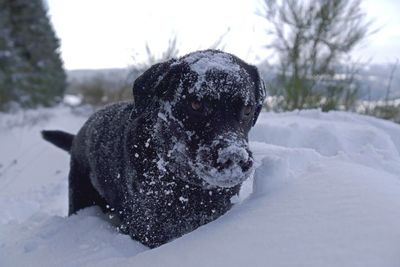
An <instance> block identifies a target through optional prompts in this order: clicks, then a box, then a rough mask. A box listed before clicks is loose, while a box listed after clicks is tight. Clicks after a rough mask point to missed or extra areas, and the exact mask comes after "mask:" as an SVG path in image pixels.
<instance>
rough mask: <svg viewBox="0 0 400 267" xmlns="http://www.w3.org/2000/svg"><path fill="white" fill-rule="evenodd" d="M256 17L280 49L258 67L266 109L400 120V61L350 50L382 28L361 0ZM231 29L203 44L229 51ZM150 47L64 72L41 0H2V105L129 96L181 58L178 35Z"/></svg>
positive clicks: (275, 7)
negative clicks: (128, 57) (111, 64)
mask: <svg viewBox="0 0 400 267" xmlns="http://www.w3.org/2000/svg"><path fill="white" fill-rule="evenodd" d="M257 15H258V16H259V17H260V18H261V19H262V20H263V21H264V22H265V25H266V26H267V27H266V28H267V29H268V30H267V31H266V32H265V36H266V40H269V41H268V44H266V45H265V49H268V50H270V51H272V54H274V55H275V60H274V61H273V63H271V62H269V61H268V60H267V59H265V60H263V61H261V63H260V64H259V65H258V68H259V70H260V73H261V75H262V78H263V79H264V81H265V83H266V87H267V91H268V92H267V93H268V97H267V100H266V102H265V110H267V111H274V112H283V111H290V110H299V109H310V108H318V109H321V110H323V111H330V110H345V111H352V112H357V113H361V114H367V115H372V116H376V117H380V118H384V119H389V120H393V121H395V122H398V123H400V80H399V78H398V77H399V75H398V71H397V66H398V59H394V60H393V63H392V64H387V65H376V64H370V63H368V62H357V61H356V60H354V59H353V58H352V56H351V55H352V52H353V51H354V49H357V46H358V45H359V44H360V43H361V42H363V41H364V40H366V38H368V36H370V35H371V34H374V32H375V31H376V29H374V26H373V23H372V21H371V20H369V19H368V18H367V16H366V14H365V12H364V11H363V10H362V9H361V2H360V1H359V0H350V1H345V0H316V1H296V0H280V1H277V0H264V2H263V5H262V6H261V7H260V8H259V9H258V11H257ZM227 33H229V29H228V30H227V31H226V32H225V33H221V37H220V38H219V39H218V40H216V41H215V42H214V43H213V44H211V45H209V46H208V47H204V49H205V48H213V49H221V50H223V49H224V45H223V44H224V37H225V36H226V34H227ZM144 47H145V53H146V54H145V57H144V58H145V60H138V59H137V58H135V57H133V60H132V61H133V64H132V65H131V66H130V67H129V68H124V69H103V70H71V71H68V72H65V71H64V70H63V66H62V61H61V58H60V51H59V40H58V39H57V37H56V36H55V33H54V30H53V28H52V26H51V23H50V22H49V18H48V16H47V10H46V7H45V5H44V4H43V2H42V0H0V111H10V110H13V109H16V108H20V107H22V108H35V107H39V106H52V105H55V104H57V103H60V102H61V101H63V99H64V102H65V103H67V104H71V105H90V106H94V107H99V106H102V105H104V104H107V103H110V102H115V101H121V100H130V99H132V95H131V87H132V84H133V81H134V80H135V78H136V77H138V76H139V75H140V74H141V73H143V72H144V71H145V70H146V69H147V68H149V67H150V66H151V65H153V64H155V63H157V62H160V61H165V60H168V59H170V58H175V57H178V56H182V55H181V54H180V50H179V45H178V36H176V35H174V36H171V38H170V39H169V41H168V43H167V44H166V47H165V49H164V51H163V52H162V53H161V54H156V53H154V52H153V51H152V49H151V44H149V43H147V42H146V43H144ZM66 95H67V96H68V97H66ZM72 96H73V97H74V99H75V100H74V101H70V100H68V99H71V97H72Z"/></svg>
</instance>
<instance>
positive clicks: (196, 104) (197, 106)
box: [191, 100, 203, 111]
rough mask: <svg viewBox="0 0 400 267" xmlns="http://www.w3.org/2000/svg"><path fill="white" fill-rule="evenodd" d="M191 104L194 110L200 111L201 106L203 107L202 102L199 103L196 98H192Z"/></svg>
mask: <svg viewBox="0 0 400 267" xmlns="http://www.w3.org/2000/svg"><path fill="white" fill-rule="evenodd" d="M191 106H192V109H193V110H194V111H200V110H201V108H202V107H203V103H201V102H200V101H198V100H194V101H192V103H191Z"/></svg>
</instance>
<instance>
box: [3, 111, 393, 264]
mask: <svg viewBox="0 0 400 267" xmlns="http://www.w3.org/2000/svg"><path fill="white" fill-rule="evenodd" d="M32 120H34V121H35V124H34V125H26V124H25V122H26V121H32ZM84 120H85V117H84V116H80V115H76V114H73V113H72V112H71V111H70V110H69V109H67V108H57V109H50V110H41V111H37V112H27V113H25V114H21V113H20V114H15V115H4V114H0V164H1V165H0V266H114V265H115V266H267V265H268V266H400V227H398V225H399V222H400V126H398V125H395V124H393V123H390V122H386V121H382V120H377V119H373V118H369V117H364V116H359V115H354V114H348V113H342V112H331V113H321V112H319V111H304V112H291V113H283V114H270V113H265V114H262V115H261V117H260V119H259V121H258V123H257V126H256V127H255V128H254V129H253V130H252V133H251V140H252V142H251V147H252V150H253V151H254V154H255V156H256V160H257V166H258V167H257V169H256V173H255V177H254V183H253V185H252V184H251V182H247V184H246V185H245V188H244V193H246V194H247V195H248V194H249V191H251V190H249V188H251V186H253V192H252V193H251V194H250V195H249V196H248V197H247V198H246V199H245V200H243V201H241V202H239V203H237V204H236V205H235V206H234V208H233V209H232V210H231V211H229V212H228V213H227V214H226V215H224V216H222V217H221V218H219V219H218V220H216V221H214V222H212V223H210V224H208V225H205V226H203V227H200V228H199V229H197V230H196V231H194V232H192V233H189V234H187V235H185V236H183V237H182V238H179V239H176V240H174V241H173V242H170V243H168V244H166V245H164V246H161V247H159V248H157V249H153V250H149V249H148V248H146V247H144V246H142V245H141V244H139V243H138V242H135V241H133V240H131V239H130V238H129V237H128V236H125V235H121V234H119V233H117V232H116V230H115V229H114V228H113V227H112V226H111V225H110V224H109V223H107V221H106V220H104V218H102V216H101V215H99V211H98V209H97V208H89V209H86V210H83V211H81V212H80V213H79V214H78V215H76V216H72V217H69V218H66V217H65V215H66V212H67V173H68V155H67V154H66V153H64V152H63V151H61V150H58V149H57V148H55V147H52V146H51V145H49V144H47V143H45V142H44V141H42V140H40V135H39V131H40V130H41V129H43V128H46V129H53V128H60V129H64V130H69V131H72V132H75V131H76V130H77V129H78V128H79V127H80V125H81V124H82V123H83V122H84Z"/></svg>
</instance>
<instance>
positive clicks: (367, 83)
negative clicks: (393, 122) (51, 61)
mask: <svg viewBox="0 0 400 267" xmlns="http://www.w3.org/2000/svg"><path fill="white" fill-rule="evenodd" d="M391 68H392V66H391V65H389V64H385V65H383V64H371V65H368V66H367V67H365V68H363V69H362V70H361V71H360V74H359V75H357V81H358V83H359V85H360V92H359V97H360V99H363V100H380V99H383V98H385V96H386V91H387V88H388V83H389V77H390V73H391V70H392V69H391ZM259 69H260V72H261V75H262V77H263V79H264V80H265V81H267V82H268V81H271V80H273V79H274V77H275V75H276V73H275V70H274V69H275V68H274V66H270V65H267V64H260V65H259ZM67 75H68V79H67V81H68V89H67V91H68V92H69V93H75V92H76V87H77V85H79V84H82V83H85V82H88V81H93V80H95V79H100V78H101V80H103V81H107V85H109V87H110V88H109V89H110V90H111V91H112V90H114V89H116V88H119V86H120V84H127V85H128V86H130V85H132V84H133V81H134V80H135V79H136V77H137V76H138V74H137V73H132V71H131V70H130V69H128V68H121V69H98V70H90V69H89V70H71V71H68V73H67ZM389 98H392V99H394V98H400V68H398V69H397V70H396V72H395V75H394V77H393V80H392V82H391V88H390V94H389Z"/></svg>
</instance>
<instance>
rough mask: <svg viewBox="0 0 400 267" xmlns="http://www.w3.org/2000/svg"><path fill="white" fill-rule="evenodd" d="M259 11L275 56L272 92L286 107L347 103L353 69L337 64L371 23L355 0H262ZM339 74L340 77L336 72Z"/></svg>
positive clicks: (363, 34) (333, 105)
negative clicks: (276, 68) (262, 4)
mask: <svg viewBox="0 0 400 267" xmlns="http://www.w3.org/2000/svg"><path fill="white" fill-rule="evenodd" d="M259 15H261V16H262V17H264V18H265V19H266V20H267V21H268V22H269V26H270V27H269V30H268V32H267V33H268V34H270V35H272V37H273V41H272V43H271V44H270V45H268V46H267V48H269V49H272V51H273V52H274V53H275V54H276V55H277V57H278V58H277V60H278V76H277V81H276V83H275V86H277V89H275V90H276V91H278V92H279V93H280V94H281V95H283V96H284V99H285V108H286V109H289V110H292V109H301V108H307V107H316V106H322V107H325V108H326V109H333V108H337V107H338V106H339V104H342V105H343V103H340V102H341V101H342V102H343V101H345V102H346V103H345V106H349V103H350V100H351V98H354V97H355V88H354V86H353V88H352V87H351V86H350V85H351V84H352V83H353V82H354V75H355V73H356V71H355V70H354V69H351V71H349V72H345V73H343V72H341V73H339V72H338V67H339V66H340V65H341V63H343V60H344V59H347V58H349V54H350V52H351V51H352V50H353V49H354V47H355V46H356V45H357V44H359V43H360V42H361V41H362V40H363V39H364V38H365V37H366V36H367V35H368V34H370V32H369V30H368V29H369V26H370V24H371V22H370V21H366V18H365V13H364V12H363V11H362V10H361V8H360V1H359V0H316V1H307V0H304V1H297V0H281V1H277V0H264V6H263V8H262V10H260V11H259ZM339 74H340V75H339Z"/></svg>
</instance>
